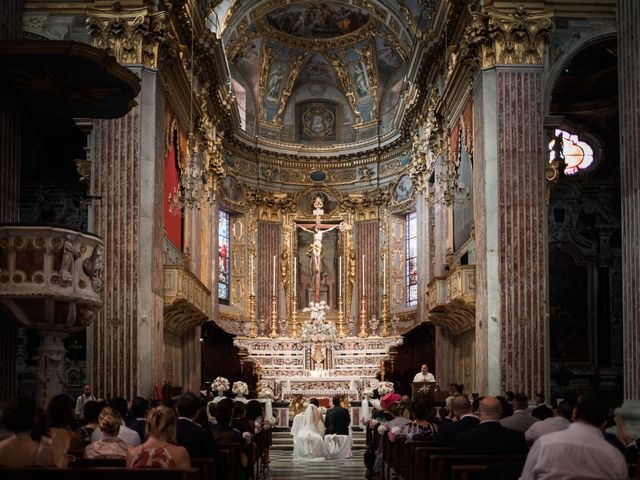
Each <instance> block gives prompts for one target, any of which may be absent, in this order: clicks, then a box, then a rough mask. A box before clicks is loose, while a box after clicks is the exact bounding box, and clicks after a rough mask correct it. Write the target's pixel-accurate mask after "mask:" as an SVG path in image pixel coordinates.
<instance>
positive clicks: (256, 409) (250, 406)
mask: <svg viewBox="0 0 640 480" xmlns="http://www.w3.org/2000/svg"><path fill="white" fill-rule="evenodd" d="M247 418H248V419H249V420H251V421H252V422H253V423H254V424H261V423H262V404H261V403H260V402H259V401H258V400H249V401H248V402H247Z"/></svg>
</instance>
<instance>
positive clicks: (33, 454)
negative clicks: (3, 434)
mask: <svg viewBox="0 0 640 480" xmlns="http://www.w3.org/2000/svg"><path fill="white" fill-rule="evenodd" d="M36 414H37V408H36V402H35V401H34V400H33V399H32V398H30V397H17V398H14V399H13V400H12V401H11V402H9V404H8V405H7V406H6V407H5V408H4V410H3V412H2V424H3V425H4V427H5V428H6V429H7V430H9V431H10V432H11V433H12V435H11V436H10V437H7V438H5V439H4V440H2V441H1V442H0V467H6V468H20V467H35V466H43V467H51V466H53V465H54V464H53V452H52V451H51V448H50V447H49V445H47V444H45V443H42V442H40V441H34V440H33V439H32V438H31V431H32V430H33V428H34V425H35V421H36Z"/></svg>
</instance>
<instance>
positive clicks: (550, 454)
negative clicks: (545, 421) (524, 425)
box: [520, 393, 628, 480]
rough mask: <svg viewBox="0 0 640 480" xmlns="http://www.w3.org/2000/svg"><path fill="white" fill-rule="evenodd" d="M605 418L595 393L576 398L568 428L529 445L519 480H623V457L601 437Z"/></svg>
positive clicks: (606, 413)
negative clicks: (560, 479) (591, 479)
mask: <svg viewBox="0 0 640 480" xmlns="http://www.w3.org/2000/svg"><path fill="white" fill-rule="evenodd" d="M608 417H609V405H608V404H607V402H606V401H605V400H604V398H602V397H601V396H599V395H597V394H595V393H587V394H585V395H583V396H582V397H580V398H579V399H578V404H577V405H576V408H575V409H574V413H573V420H574V422H573V423H572V424H571V425H569V428H567V429H566V430H561V431H559V432H552V433H549V434H547V435H543V436H541V437H540V438H538V440H537V441H536V442H535V443H534V444H533V446H532V447H531V451H530V452H529V455H528V456H527V461H526V463H525V466H524V470H523V471H522V476H521V477H520V479H521V480H535V479H551V478H562V479H563V480H571V479H588V478H593V479H602V480H605V479H611V480H625V479H626V478H627V477H628V469H627V463H626V461H625V459H624V457H623V456H622V454H621V453H620V452H619V451H618V450H617V449H616V448H615V447H613V446H612V445H610V444H609V443H608V442H607V441H606V440H605V439H604V437H603V435H602V433H603V431H604V428H605V427H606V425H607V419H608Z"/></svg>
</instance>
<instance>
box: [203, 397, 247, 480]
mask: <svg viewBox="0 0 640 480" xmlns="http://www.w3.org/2000/svg"><path fill="white" fill-rule="evenodd" d="M209 408H210V409H211V410H213V411H210V412H209V413H210V415H211V416H212V417H215V420H216V423H215V424H214V425H213V426H211V427H210V428H209V430H210V431H211V435H212V436H213V440H214V441H215V443H216V446H217V448H216V453H215V460H216V478H229V474H230V472H229V462H228V457H227V456H226V455H225V454H224V452H223V451H222V445H228V444H235V445H238V448H240V462H241V465H242V467H243V468H246V467H248V465H249V457H247V455H246V453H245V452H244V451H243V450H242V448H243V447H244V443H245V442H244V439H243V438H242V434H241V433H240V432H238V431H237V430H235V429H233V428H231V420H232V416H233V400H231V399H230V398H225V399H223V400H220V401H219V402H218V403H216V404H215V405H214V404H211V405H210V406H209Z"/></svg>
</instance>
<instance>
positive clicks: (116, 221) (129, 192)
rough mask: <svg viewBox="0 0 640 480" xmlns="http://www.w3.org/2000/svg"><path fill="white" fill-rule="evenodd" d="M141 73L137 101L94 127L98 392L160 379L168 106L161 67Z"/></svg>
mask: <svg viewBox="0 0 640 480" xmlns="http://www.w3.org/2000/svg"><path fill="white" fill-rule="evenodd" d="M132 70H134V71H135V72H136V73H137V74H138V75H140V77H141V79H142V89H141V92H140V94H139V96H138V98H137V99H136V101H137V103H138V105H137V106H135V107H134V108H133V109H132V110H131V111H130V112H129V113H128V114H127V115H126V116H124V117H122V118H119V119H116V120H100V121H97V122H96V127H95V156H94V161H95V162H96V175H95V176H96V186H97V191H96V195H100V196H101V199H100V200H99V201H97V202H96V203H95V208H94V212H95V217H94V218H95V232H96V234H97V235H99V236H100V237H102V238H103V239H104V249H105V252H104V258H105V265H104V272H105V281H104V289H103V292H104V293H103V305H104V306H103V308H102V310H101V311H100V313H99V314H98V317H97V319H96V321H95V322H94V324H93V326H92V335H93V345H92V352H91V354H92V358H93V382H94V388H95V390H96V392H97V394H98V395H100V396H104V397H109V396H112V395H122V396H125V397H126V398H131V397H132V396H133V395H136V394H138V395H142V396H145V397H146V396H149V395H151V393H152V390H153V387H154V385H156V384H158V385H162V380H163V378H162V375H163V368H162V358H163V333H162V332H163V266H162V258H163V255H162V234H163V231H162V229H163V221H162V214H163V212H162V209H161V208H157V207H158V205H162V192H163V174H164V170H163V168H164V162H163V158H164V155H163V151H164V147H163V133H162V126H163V119H162V118H163V117H162V115H163V113H164V93H163V90H162V87H161V84H160V80H159V78H158V74H157V72H156V71H153V70H150V69H146V68H132Z"/></svg>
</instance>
